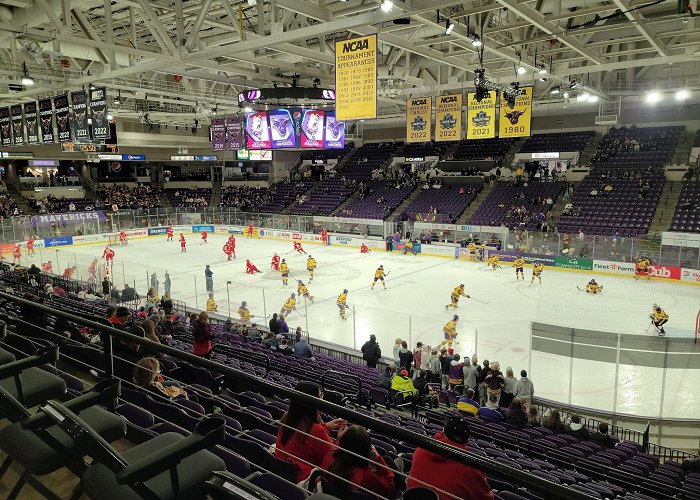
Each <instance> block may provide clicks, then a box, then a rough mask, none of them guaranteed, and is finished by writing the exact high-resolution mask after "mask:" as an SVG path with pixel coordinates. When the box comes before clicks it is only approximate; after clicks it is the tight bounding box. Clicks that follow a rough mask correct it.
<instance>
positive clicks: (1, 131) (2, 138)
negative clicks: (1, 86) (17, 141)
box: [0, 108, 12, 148]
mask: <svg viewBox="0 0 700 500" xmlns="http://www.w3.org/2000/svg"><path fill="white" fill-rule="evenodd" d="M10 128H11V125H10V108H0V144H2V147H3V148H9V147H10V146H12V133H11V132H10Z"/></svg>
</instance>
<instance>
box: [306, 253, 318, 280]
mask: <svg viewBox="0 0 700 500" xmlns="http://www.w3.org/2000/svg"><path fill="white" fill-rule="evenodd" d="M306 270H307V271H309V281H313V280H314V272H315V271H316V259H314V258H313V257H312V256H311V255H309V258H308V259H306Z"/></svg>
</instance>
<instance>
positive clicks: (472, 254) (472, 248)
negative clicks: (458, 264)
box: [469, 241, 476, 262]
mask: <svg viewBox="0 0 700 500" xmlns="http://www.w3.org/2000/svg"><path fill="white" fill-rule="evenodd" d="M469 260H470V261H471V262H476V243H474V242H473V241H472V242H471V243H469Z"/></svg>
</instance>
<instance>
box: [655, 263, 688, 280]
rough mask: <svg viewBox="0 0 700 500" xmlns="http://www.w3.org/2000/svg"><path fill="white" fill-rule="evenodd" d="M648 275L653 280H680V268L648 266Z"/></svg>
mask: <svg viewBox="0 0 700 500" xmlns="http://www.w3.org/2000/svg"><path fill="white" fill-rule="evenodd" d="M649 275H650V276H653V277H654V278H666V279H669V280H680V279H681V268H680V267H676V266H657V265H652V266H649Z"/></svg>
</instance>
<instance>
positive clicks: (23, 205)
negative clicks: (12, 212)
mask: <svg viewBox="0 0 700 500" xmlns="http://www.w3.org/2000/svg"><path fill="white" fill-rule="evenodd" d="M6 186H7V194H8V196H9V197H10V198H12V199H13V200H14V201H15V203H17V207H19V209H20V210H21V211H22V213H25V214H33V213H35V210H34V209H33V208H31V207H30V206H29V201H28V200H27V199H26V198H25V197H24V196H22V193H20V192H19V191H18V190H17V188H16V187H15V186H13V185H12V184H6Z"/></svg>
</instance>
